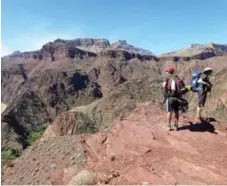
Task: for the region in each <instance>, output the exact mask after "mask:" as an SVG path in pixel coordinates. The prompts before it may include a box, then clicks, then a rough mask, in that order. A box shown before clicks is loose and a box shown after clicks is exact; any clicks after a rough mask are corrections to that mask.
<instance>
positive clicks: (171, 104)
mask: <svg viewBox="0 0 227 186" xmlns="http://www.w3.org/2000/svg"><path fill="white" fill-rule="evenodd" d="M166 112H179V103H178V101H176V100H174V99H172V98H168V99H167V100H166Z"/></svg>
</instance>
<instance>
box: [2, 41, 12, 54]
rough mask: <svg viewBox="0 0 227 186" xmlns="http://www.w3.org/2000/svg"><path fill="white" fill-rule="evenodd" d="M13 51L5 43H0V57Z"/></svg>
mask: <svg viewBox="0 0 227 186" xmlns="http://www.w3.org/2000/svg"><path fill="white" fill-rule="evenodd" d="M12 52H13V50H12V49H10V48H8V47H7V46H6V45H4V44H3V43H1V57H3V56H6V55H8V54H11V53H12Z"/></svg>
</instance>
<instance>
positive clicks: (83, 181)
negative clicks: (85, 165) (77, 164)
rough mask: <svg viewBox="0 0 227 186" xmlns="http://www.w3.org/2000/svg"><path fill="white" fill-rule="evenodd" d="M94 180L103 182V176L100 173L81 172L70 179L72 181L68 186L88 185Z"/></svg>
mask: <svg viewBox="0 0 227 186" xmlns="http://www.w3.org/2000/svg"><path fill="white" fill-rule="evenodd" d="M94 179H95V180H96V179H98V180H100V181H104V180H105V176H104V175H102V174H100V173H95V172H89V171H87V170H83V171H81V172H80V173H79V174H78V175H76V176H75V177H74V178H73V179H72V181H71V182H70V185H90V184H92V182H93V181H94Z"/></svg>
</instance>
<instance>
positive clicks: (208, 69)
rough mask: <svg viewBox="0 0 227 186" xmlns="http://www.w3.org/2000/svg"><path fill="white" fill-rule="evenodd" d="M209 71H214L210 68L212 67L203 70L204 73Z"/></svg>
mask: <svg viewBox="0 0 227 186" xmlns="http://www.w3.org/2000/svg"><path fill="white" fill-rule="evenodd" d="M208 71H213V69H212V68H210V67H206V68H205V69H204V70H203V72H208Z"/></svg>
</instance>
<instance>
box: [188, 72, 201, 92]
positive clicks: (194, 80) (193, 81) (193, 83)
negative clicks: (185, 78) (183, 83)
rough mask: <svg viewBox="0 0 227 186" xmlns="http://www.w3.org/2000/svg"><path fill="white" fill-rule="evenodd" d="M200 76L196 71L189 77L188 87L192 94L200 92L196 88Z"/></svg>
mask: <svg viewBox="0 0 227 186" xmlns="http://www.w3.org/2000/svg"><path fill="white" fill-rule="evenodd" d="M200 74H201V72H200V71H196V72H194V73H193V74H192V75H191V80H190V85H191V90H192V92H199V91H200V87H198V82H197V81H198V80H199V77H200Z"/></svg>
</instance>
